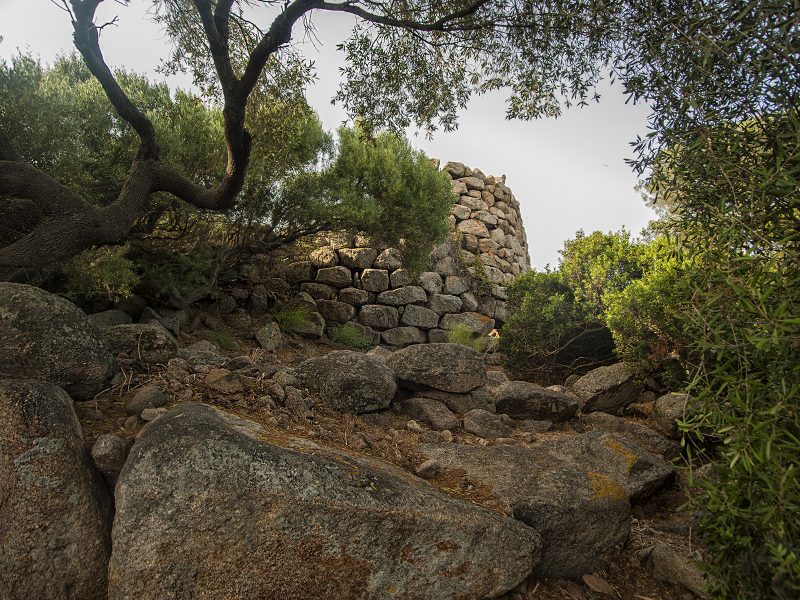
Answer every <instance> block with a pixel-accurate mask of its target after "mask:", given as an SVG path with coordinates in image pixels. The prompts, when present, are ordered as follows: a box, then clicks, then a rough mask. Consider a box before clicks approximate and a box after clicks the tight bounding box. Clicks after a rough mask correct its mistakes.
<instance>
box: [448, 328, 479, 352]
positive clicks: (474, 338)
mask: <svg viewBox="0 0 800 600" xmlns="http://www.w3.org/2000/svg"><path fill="white" fill-rule="evenodd" d="M447 341H449V342H450V343H451V344H461V345H462V346H466V347H467V348H472V349H473V350H475V352H485V351H486V349H487V348H488V347H489V338H488V337H486V336H485V335H475V332H474V331H472V329H470V328H469V327H467V326H466V325H464V324H462V323H458V324H456V326H455V327H453V328H452V329H451V330H450V332H449V333H448V334H447Z"/></svg>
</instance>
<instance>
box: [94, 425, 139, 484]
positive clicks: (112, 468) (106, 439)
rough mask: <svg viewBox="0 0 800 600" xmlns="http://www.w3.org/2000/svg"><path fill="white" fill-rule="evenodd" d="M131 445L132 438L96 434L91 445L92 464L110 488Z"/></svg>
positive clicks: (115, 480)
mask: <svg viewBox="0 0 800 600" xmlns="http://www.w3.org/2000/svg"><path fill="white" fill-rule="evenodd" d="M132 445H133V442H132V440H128V439H125V438H121V437H119V436H117V435H111V434H104V435H100V436H98V437H97V439H96V440H95V442H94V445H93V446H92V459H94V464H95V465H96V466H97V470H98V471H100V472H101V473H102V474H103V477H105V478H106V481H107V482H108V484H109V486H111V487H112V488H113V487H114V485H115V484H116V483H117V477H118V476H119V472H120V471H122V467H123V465H124V464H125V459H126V458H128V452H129V451H130V449H131V446H132Z"/></svg>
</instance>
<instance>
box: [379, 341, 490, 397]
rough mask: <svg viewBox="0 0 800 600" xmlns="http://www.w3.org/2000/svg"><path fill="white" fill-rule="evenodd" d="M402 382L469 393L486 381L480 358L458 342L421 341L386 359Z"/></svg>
mask: <svg viewBox="0 0 800 600" xmlns="http://www.w3.org/2000/svg"><path fill="white" fill-rule="evenodd" d="M386 365H387V366H388V367H389V368H390V369H392V370H394V372H395V373H396V374H397V376H398V378H399V379H400V380H401V381H402V382H403V383H405V384H411V385H412V386H413V385H415V384H416V385H423V386H428V387H432V388H434V389H437V390H442V391H444V392H459V393H462V392H469V391H470V390H473V389H475V388H477V387H480V386H482V385H483V384H484V383H486V365H485V364H484V362H483V358H481V356H480V355H479V354H478V353H477V352H475V351H474V350H472V349H471V348H467V347H466V346H462V345H460V344H424V345H418V346H409V347H408V348H403V349H402V350H398V351H397V352H395V353H394V354H392V356H390V357H389V358H388V359H387V360H386Z"/></svg>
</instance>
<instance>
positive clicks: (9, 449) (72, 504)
mask: <svg viewBox="0 0 800 600" xmlns="http://www.w3.org/2000/svg"><path fill="white" fill-rule="evenodd" d="M111 518H112V513H111V499H110V497H109V495H108V491H107V488H106V483H105V482H104V481H103V478H102V477H101V475H100V473H99V472H97V470H96V469H95V468H94V465H93V463H92V461H91V459H90V458H89V455H88V453H87V452H86V449H85V448H84V445H83V439H82V437H81V427H80V423H79V422H78V418H77V417H76V416H75V412H74V410H73V408H72V399H71V398H70V397H69V396H68V395H67V393H66V392H65V391H64V390H63V389H61V388H60V387H58V386H56V385H53V384H50V383H45V382H42V381H32V380H12V379H3V380H0V598H2V599H3V600H38V599H39V598H41V599H50V598H53V599H59V600H100V599H101V598H102V599H104V598H106V566H107V563H108V559H109V554H110V552H111V540H110V529H111Z"/></svg>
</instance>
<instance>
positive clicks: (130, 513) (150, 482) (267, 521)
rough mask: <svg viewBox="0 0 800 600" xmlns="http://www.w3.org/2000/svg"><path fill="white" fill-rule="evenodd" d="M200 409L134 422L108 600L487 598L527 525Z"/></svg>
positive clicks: (520, 561) (525, 550) (500, 584)
mask: <svg viewBox="0 0 800 600" xmlns="http://www.w3.org/2000/svg"><path fill="white" fill-rule="evenodd" d="M264 436H265V432H264V431H263V430H261V429H260V428H259V427H258V426H257V425H255V424H254V423H251V422H249V421H244V420H243V419H238V418H235V417H231V416H228V415H224V414H223V413H220V412H218V411H216V410H214V409H212V408H210V407H208V406H203V405H199V404H182V405H178V406H177V407H175V408H174V409H173V410H172V411H171V412H170V413H169V414H167V415H165V416H163V417H161V418H160V419H158V420H156V421H154V422H153V423H152V424H150V425H148V426H147V427H146V428H145V430H144V431H143V433H142V434H141V436H140V437H139V439H138V440H137V442H136V444H135V445H134V447H133V449H132V451H131V453H130V455H129V457H128V461H127V462H126V464H125V467H124V469H123V470H122V473H121V474H120V478H119V481H118V483H117V496H116V500H117V514H116V519H115V522H114V530H113V554H112V557H111V563H110V568H109V579H110V581H109V598H111V599H112V600H116V599H120V598H137V599H141V600H146V599H150V598H153V599H156V598H157V599H161V598H167V597H171V598H276V599H277V598H280V599H282V600H283V599H286V600H291V599H298V600H299V599H307V598H315V599H317V600H326V599H331V600H333V599H335V600H341V599H344V598H348V599H349V598H353V599H356V598H363V599H373V598H374V599H379V598H391V597H398V598H414V599H415V600H425V599H432V600H433V599H436V600H440V599H446V598H476V599H480V598H497V597H499V596H501V595H503V594H504V593H506V592H508V591H510V590H513V589H514V588H516V587H517V586H519V585H520V584H521V583H523V582H524V581H525V580H526V578H527V577H528V576H529V574H530V573H531V570H532V568H533V565H534V564H535V562H536V557H537V555H538V547H539V540H538V536H537V535H536V533H535V532H534V531H533V530H532V529H530V528H529V527H527V526H525V525H523V524H522V523H519V522H517V521H514V520H513V519H509V518H507V517H504V516H502V515H499V514H497V513H495V512H491V511H488V510H485V509H482V508H480V507H476V506H474V505H472V504H470V503H467V502H464V501H461V500H457V499H455V498H453V497H451V496H448V495H446V494H444V493H442V492H440V491H438V490H437V489H436V488H433V487H431V486H430V485H428V484H427V483H425V482H423V481H422V480H419V479H417V478H415V477H413V476H411V475H409V474H408V473H406V472H404V471H401V470H399V469H397V468H396V467H393V466H391V465H388V464H385V463H381V462H379V461H375V460H369V459H365V458H362V457H356V456H354V455H349V454H347V453H344V452H342V451H339V450H334V449H332V448H325V447H322V446H318V445H316V444H313V443H311V442H307V441H304V440H294V441H292V440H291V439H285V438H282V440H283V441H282V443H284V444H287V445H291V444H294V445H295V446H296V447H297V449H290V448H287V447H281V446H278V445H275V444H273V443H270V442H267V441H264Z"/></svg>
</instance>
